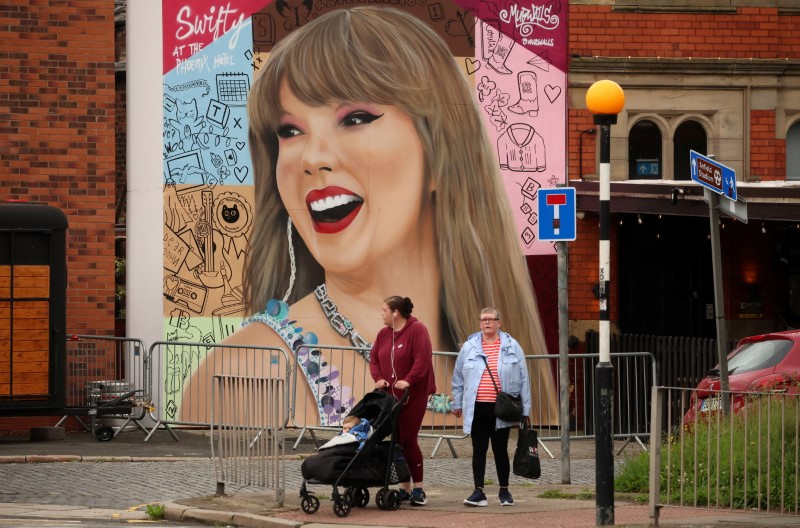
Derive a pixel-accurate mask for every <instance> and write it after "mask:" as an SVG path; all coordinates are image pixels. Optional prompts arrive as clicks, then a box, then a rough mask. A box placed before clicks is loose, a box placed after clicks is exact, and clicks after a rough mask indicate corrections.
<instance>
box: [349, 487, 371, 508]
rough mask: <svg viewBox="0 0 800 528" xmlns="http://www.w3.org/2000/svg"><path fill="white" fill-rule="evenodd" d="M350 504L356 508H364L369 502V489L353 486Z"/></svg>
mask: <svg viewBox="0 0 800 528" xmlns="http://www.w3.org/2000/svg"><path fill="white" fill-rule="evenodd" d="M350 504H352V505H353V506H356V507H358V508H365V507H366V506H367V504H369V490H368V489H367V488H355V489H354V490H353V495H352V499H351V501H350Z"/></svg>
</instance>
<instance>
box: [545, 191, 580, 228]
mask: <svg viewBox="0 0 800 528" xmlns="http://www.w3.org/2000/svg"><path fill="white" fill-rule="evenodd" d="M537 194H538V199H537V204H538V206H537V207H538V211H537V212H538V215H539V223H538V226H539V240H542V241H556V240H561V241H566V240H575V232H576V228H575V213H576V208H577V205H576V201H575V187H559V188H557V189H539V192H538V193H537Z"/></svg>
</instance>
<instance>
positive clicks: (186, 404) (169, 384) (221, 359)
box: [145, 341, 294, 440]
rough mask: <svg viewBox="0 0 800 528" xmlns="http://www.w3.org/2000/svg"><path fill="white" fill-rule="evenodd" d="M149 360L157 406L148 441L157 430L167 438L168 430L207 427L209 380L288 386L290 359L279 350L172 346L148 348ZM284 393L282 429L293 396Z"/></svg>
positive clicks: (163, 344)
mask: <svg viewBox="0 0 800 528" xmlns="http://www.w3.org/2000/svg"><path fill="white" fill-rule="evenodd" d="M148 358H149V364H150V368H151V372H152V374H151V380H152V389H151V390H152V395H153V400H154V402H155V404H156V412H155V414H154V416H153V418H154V420H155V422H156V423H155V426H154V427H153V429H152V430H151V431H150V435H152V434H153V433H154V432H155V431H156V429H158V428H159V427H165V428H167V429H168V430H169V431H170V432H172V430H171V428H170V426H173V425H188V426H201V427H209V426H210V424H211V405H210V403H211V390H212V380H213V377H214V376H216V375H225V376H240V377H247V378H264V379H270V378H280V379H286V380H289V379H291V372H292V365H293V359H292V358H290V357H289V356H288V354H287V353H286V351H285V350H283V349H282V348H276V347H260V346H233V345H220V344H213V343H183V342H174V341H157V342H155V343H153V344H152V345H151V346H150V350H149V352H148ZM287 391H288V394H289V396H287V398H286V399H285V401H284V403H285V405H286V406H287V413H286V416H287V418H286V420H287V423H285V424H284V426H286V425H288V416H289V413H288V408H289V406H290V405H292V402H291V398H292V397H293V396H292V395H293V394H294V392H293V391H292V390H291V387H290V386H289V384H288V383H287ZM173 434H174V433H173ZM150 435H148V438H146V439H145V440H149V437H150Z"/></svg>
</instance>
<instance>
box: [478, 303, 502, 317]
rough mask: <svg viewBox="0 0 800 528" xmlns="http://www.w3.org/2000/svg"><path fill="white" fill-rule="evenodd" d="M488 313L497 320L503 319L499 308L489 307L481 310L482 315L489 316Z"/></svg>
mask: <svg viewBox="0 0 800 528" xmlns="http://www.w3.org/2000/svg"><path fill="white" fill-rule="evenodd" d="M488 313H490V314H494V316H495V317H496V318H497V319H502V317H500V311H499V310H498V309H497V308H492V307H491V306H487V307H486V308H484V309H483V310H481V315H483V314H488Z"/></svg>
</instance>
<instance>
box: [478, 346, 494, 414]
mask: <svg viewBox="0 0 800 528" xmlns="http://www.w3.org/2000/svg"><path fill="white" fill-rule="evenodd" d="M481 346H482V347H483V353H484V354H486V363H488V364H489V368H488V369H487V370H484V371H483V376H482V377H481V382H480V383H479V384H478V396H477V398H475V401H479V402H494V401H496V400H497V390H495V388H494V383H492V378H491V377H489V369H491V371H492V374H493V375H494V381H495V383H497V388H498V389H499V388H500V377H499V376H498V375H497V374H498V373H497V360H498V358H499V357H500V339H497V340H496V341H495V342H494V343H487V342H486V341H483V340H481Z"/></svg>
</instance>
